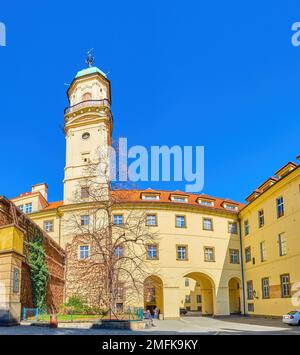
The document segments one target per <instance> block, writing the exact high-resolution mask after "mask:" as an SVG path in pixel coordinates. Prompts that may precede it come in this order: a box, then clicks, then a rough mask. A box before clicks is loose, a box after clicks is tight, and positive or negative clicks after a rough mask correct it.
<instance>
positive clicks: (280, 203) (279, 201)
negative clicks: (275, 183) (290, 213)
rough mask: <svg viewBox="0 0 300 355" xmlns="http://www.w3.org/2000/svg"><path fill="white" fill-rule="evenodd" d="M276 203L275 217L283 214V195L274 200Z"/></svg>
mask: <svg viewBox="0 0 300 355" xmlns="http://www.w3.org/2000/svg"><path fill="white" fill-rule="evenodd" d="M276 204H277V218H280V217H282V216H284V204H283V197H279V198H278V199H277V200H276Z"/></svg>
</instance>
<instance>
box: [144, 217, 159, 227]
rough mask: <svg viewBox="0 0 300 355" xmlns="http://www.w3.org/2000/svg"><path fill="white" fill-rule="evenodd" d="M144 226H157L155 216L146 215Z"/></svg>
mask: <svg viewBox="0 0 300 355" xmlns="http://www.w3.org/2000/svg"><path fill="white" fill-rule="evenodd" d="M146 225H147V226H157V218H156V214H147V216H146Z"/></svg>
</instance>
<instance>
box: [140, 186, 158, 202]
mask: <svg viewBox="0 0 300 355" xmlns="http://www.w3.org/2000/svg"><path fill="white" fill-rule="evenodd" d="M149 190H150V191H143V192H142V193H141V199H142V200H147V201H159V199H160V193H159V192H155V191H152V190H151V189H149Z"/></svg>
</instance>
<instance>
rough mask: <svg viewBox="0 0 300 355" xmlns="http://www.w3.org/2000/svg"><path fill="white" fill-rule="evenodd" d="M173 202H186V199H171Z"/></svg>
mask: <svg viewBox="0 0 300 355" xmlns="http://www.w3.org/2000/svg"><path fill="white" fill-rule="evenodd" d="M171 200H172V201H173V202H188V199H187V197H171Z"/></svg>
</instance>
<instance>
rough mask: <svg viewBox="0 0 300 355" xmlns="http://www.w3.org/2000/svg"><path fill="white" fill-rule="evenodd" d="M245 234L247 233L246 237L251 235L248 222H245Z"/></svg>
mask: <svg viewBox="0 0 300 355" xmlns="http://www.w3.org/2000/svg"><path fill="white" fill-rule="evenodd" d="M244 233H245V235H248V234H249V222H248V220H246V221H244Z"/></svg>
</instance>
